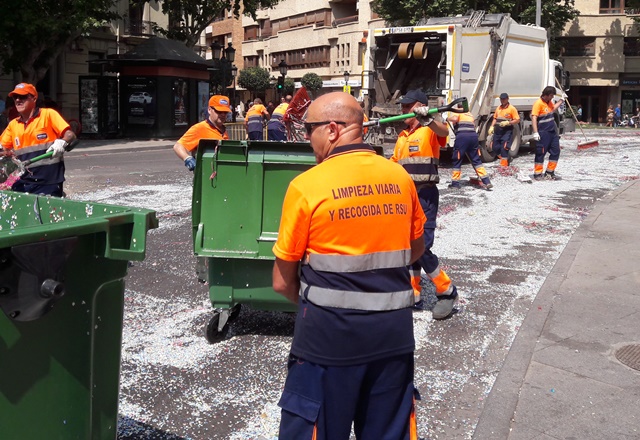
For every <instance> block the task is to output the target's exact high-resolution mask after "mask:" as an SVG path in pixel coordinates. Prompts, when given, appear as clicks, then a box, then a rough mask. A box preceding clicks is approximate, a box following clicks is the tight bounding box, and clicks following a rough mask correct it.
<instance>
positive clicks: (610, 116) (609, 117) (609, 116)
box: [605, 105, 615, 127]
mask: <svg viewBox="0 0 640 440" xmlns="http://www.w3.org/2000/svg"><path fill="white" fill-rule="evenodd" d="M614 115H615V113H614V111H613V106H612V105H610V106H609V108H608V109H607V123H606V124H605V127H613V118H614Z"/></svg>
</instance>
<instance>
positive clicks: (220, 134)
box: [173, 95, 231, 171]
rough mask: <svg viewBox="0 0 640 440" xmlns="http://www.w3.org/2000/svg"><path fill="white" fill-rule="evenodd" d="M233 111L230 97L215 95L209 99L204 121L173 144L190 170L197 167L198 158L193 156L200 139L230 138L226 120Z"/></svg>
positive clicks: (192, 127)
mask: <svg viewBox="0 0 640 440" xmlns="http://www.w3.org/2000/svg"><path fill="white" fill-rule="evenodd" d="M230 111H231V107H229V98H228V97H227V96H223V95H213V96H212V97H211V98H210V99H209V109H208V117H207V119H205V120H204V121H202V122H198V123H197V124H194V125H192V126H191V128H189V130H187V132H186V133H185V134H184V135H183V136H182V137H181V138H180V139H178V142H176V144H175V145H174V146H173V151H174V152H175V153H176V155H177V156H178V157H179V158H180V159H181V160H182V161H183V162H184V166H185V167H187V169H188V170H189V171H193V170H194V169H195V168H196V159H195V158H194V157H193V155H194V154H195V151H196V148H198V144H199V143H200V139H215V140H223V139H229V135H228V134H227V130H226V127H225V126H224V121H226V120H227V114H228V113H229V112H230Z"/></svg>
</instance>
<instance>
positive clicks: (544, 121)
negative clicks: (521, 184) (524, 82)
mask: <svg viewBox="0 0 640 440" xmlns="http://www.w3.org/2000/svg"><path fill="white" fill-rule="evenodd" d="M555 94H556V88H555V87H553V86H547V87H545V88H544V90H543V91H542V94H541V95H540V99H538V100H537V101H536V102H535V103H534V104H533V108H532V110H531V125H532V126H533V139H534V140H535V141H536V155H535V157H534V163H533V178H534V179H535V180H542V179H546V180H556V179H558V176H556V166H557V165H558V159H559V158H560V135H559V134H558V127H557V126H556V121H555V119H554V117H553V114H554V113H555V112H556V111H557V110H558V108H559V107H560V106H561V105H562V103H563V102H564V100H562V99H560V100H559V101H558V102H556V103H555V104H554V103H553V102H552V101H551V100H552V99H553V97H554V96H555ZM547 152H548V153H549V163H548V164H547V170H546V171H544V157H545V155H546V154H547ZM543 171H544V175H543V174H542V173H543Z"/></svg>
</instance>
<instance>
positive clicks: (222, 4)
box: [152, 0, 278, 47]
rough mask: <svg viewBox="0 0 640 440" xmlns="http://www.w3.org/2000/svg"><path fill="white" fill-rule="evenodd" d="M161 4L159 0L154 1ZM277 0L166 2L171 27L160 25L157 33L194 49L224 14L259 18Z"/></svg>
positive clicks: (184, 0)
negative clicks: (165, 27)
mask: <svg viewBox="0 0 640 440" xmlns="http://www.w3.org/2000/svg"><path fill="white" fill-rule="evenodd" d="M152 1H156V2H158V0H152ZM277 4H278V0H163V1H162V12H163V13H164V14H166V15H167V16H169V18H170V20H169V22H170V23H171V27H170V28H168V29H164V28H162V27H160V26H158V25H157V24H156V25H154V30H155V31H156V32H158V33H160V34H162V35H164V36H166V37H167V38H169V39H172V40H178V41H183V42H184V43H186V45H187V47H193V46H195V45H196V43H197V42H198V41H199V39H200V34H201V33H202V32H203V31H204V30H205V28H206V27H207V26H209V24H211V22H214V26H215V19H216V18H217V17H219V16H220V15H221V14H222V13H223V12H224V11H233V15H234V17H235V18H238V17H240V10H241V9H242V10H243V14H244V15H247V16H251V17H252V18H253V19H254V20H255V18H256V11H257V10H258V9H261V8H270V7H273V6H275V5H277Z"/></svg>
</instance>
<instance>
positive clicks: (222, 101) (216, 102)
mask: <svg viewBox="0 0 640 440" xmlns="http://www.w3.org/2000/svg"><path fill="white" fill-rule="evenodd" d="M209 107H213V108H214V109H215V110H216V111H218V112H230V111H231V107H229V97H228V96H223V95H213V96H212V97H211V98H210V99H209Z"/></svg>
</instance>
